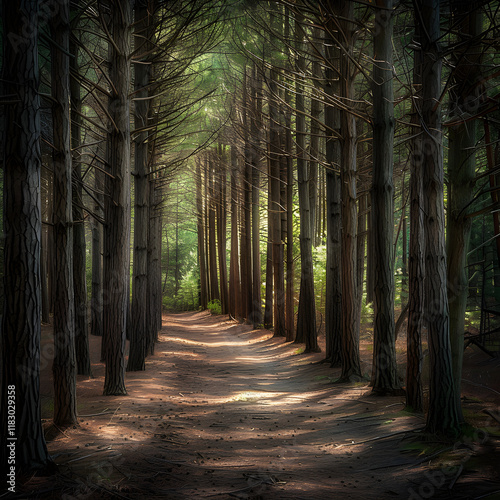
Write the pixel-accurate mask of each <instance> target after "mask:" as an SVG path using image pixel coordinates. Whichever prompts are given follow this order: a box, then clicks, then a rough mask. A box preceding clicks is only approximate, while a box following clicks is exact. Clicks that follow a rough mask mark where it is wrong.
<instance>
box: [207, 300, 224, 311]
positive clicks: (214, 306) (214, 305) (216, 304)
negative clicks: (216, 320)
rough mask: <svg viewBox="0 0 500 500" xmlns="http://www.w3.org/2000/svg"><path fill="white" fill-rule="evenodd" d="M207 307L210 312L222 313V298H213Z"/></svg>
mask: <svg viewBox="0 0 500 500" xmlns="http://www.w3.org/2000/svg"><path fill="white" fill-rule="evenodd" d="M207 309H208V310H209V311H210V314H220V313H221V312H222V309H221V307H220V300H218V299H215V300H211V301H210V302H209V303H208V304H207Z"/></svg>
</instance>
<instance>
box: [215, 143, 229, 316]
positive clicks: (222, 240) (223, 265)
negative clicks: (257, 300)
mask: <svg viewBox="0 0 500 500" xmlns="http://www.w3.org/2000/svg"><path fill="white" fill-rule="evenodd" d="M223 155H224V152H223V150H222V145H221V144H219V153H218V161H217V163H218V166H219V171H218V172H217V179H218V180H217V186H218V189H217V213H218V217H217V245H218V256H219V276H220V302H221V312H222V314H227V313H228V312H229V300H228V296H227V294H228V290H227V258H226V226H227V223H226V219H227V215H226V166H225V161H224V158H223Z"/></svg>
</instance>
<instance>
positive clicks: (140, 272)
mask: <svg viewBox="0 0 500 500" xmlns="http://www.w3.org/2000/svg"><path fill="white" fill-rule="evenodd" d="M151 3H152V2H151V1H149V0H143V1H137V2H136V3H135V6H134V14H135V33H134V51H135V53H136V58H139V59H140V61H139V62H137V63H136V64H135V65H134V77H135V82H134V86H135V94H134V95H135V101H134V127H135V137H134V142H135V150H134V155H135V156H134V166H135V172H134V197H135V205H134V247H133V248H134V250H133V251H134V260H133V287H132V310H131V317H132V328H131V329H130V348H129V357H128V362H127V371H142V370H145V369H146V354H147V352H146V344H147V321H148V319H147V299H148V222H149V179H148V170H149V168H148V167H149V158H148V150H149V145H148V132H147V127H148V124H149V120H148V118H149V114H150V110H149V108H150V100H149V99H147V97H148V95H149V92H148V87H149V84H150V80H151V75H150V68H151V66H150V65H149V64H147V63H148V52H149V51H150V50H151V42H152V40H151V38H152V36H153V34H152V31H153V17H152V8H151V7H152V5H151Z"/></svg>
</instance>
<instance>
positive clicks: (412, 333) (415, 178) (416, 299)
mask: <svg viewBox="0 0 500 500" xmlns="http://www.w3.org/2000/svg"><path fill="white" fill-rule="evenodd" d="M415 38H416V40H415V41H416V42H417V44H418V43H420V36H419V30H418V26H417V29H416V33H415ZM413 65H414V66H413V85H414V88H415V89H416V90H415V91H414V96H413V103H412V118H411V122H412V123H413V124H414V127H413V129H412V134H411V135H412V137H413V139H412V140H411V143H410V149H411V150H410V196H409V202H410V246H409V251H408V282H409V288H408V329H407V332H406V344H407V345H406V406H407V407H408V408H409V409H411V410H413V411H417V412H421V411H422V410H423V390H422V326H423V312H424V274H425V260H424V247H425V236H424V215H423V211H422V207H423V204H424V201H423V196H424V192H423V170H422V168H421V165H422V140H423V136H422V134H421V133H420V127H419V125H420V123H419V118H418V117H419V115H420V113H421V110H422V100H421V98H422V93H421V81H422V52H421V51H420V50H416V51H415V52H414V56H413Z"/></svg>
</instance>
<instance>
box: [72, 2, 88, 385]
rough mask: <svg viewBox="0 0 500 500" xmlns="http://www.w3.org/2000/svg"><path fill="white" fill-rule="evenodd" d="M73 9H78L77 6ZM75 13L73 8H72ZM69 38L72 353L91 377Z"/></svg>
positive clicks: (77, 104) (77, 100) (75, 88)
mask: <svg viewBox="0 0 500 500" xmlns="http://www.w3.org/2000/svg"><path fill="white" fill-rule="evenodd" d="M76 7H77V8H78V9H79V8H80V6H79V4H78V3H77V4H76ZM75 10H76V9H75ZM74 36H76V34H74V35H73V37H74ZM73 37H71V38H70V42H69V52H70V54H71V55H72V57H71V58H70V61H69V64H70V69H71V72H72V73H73V75H74V76H73V77H72V78H71V79H70V82H69V85H70V93H71V149H72V150H73V193H72V194H73V221H74V227H73V282H74V283H73V284H74V296H75V350H76V367H77V373H78V374H79V375H86V376H89V377H90V376H92V370H91V367H90V348H89V316H88V308H87V249H86V244H85V224H84V213H83V195H82V182H83V181H82V165H81V151H80V145H81V121H82V119H81V116H80V114H81V111H82V101H81V97H80V84H79V82H78V77H77V76H76V75H78V74H79V71H80V68H79V65H78V45H77V43H76V42H75V40H74V39H73Z"/></svg>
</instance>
